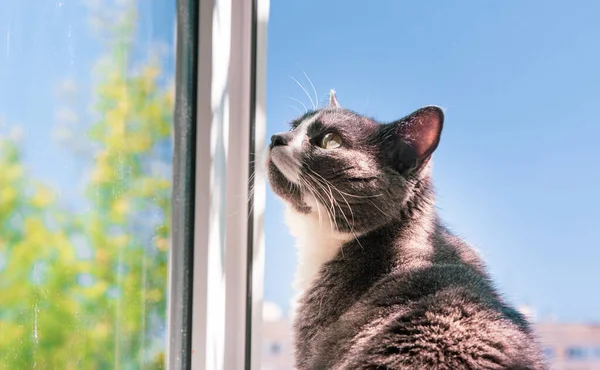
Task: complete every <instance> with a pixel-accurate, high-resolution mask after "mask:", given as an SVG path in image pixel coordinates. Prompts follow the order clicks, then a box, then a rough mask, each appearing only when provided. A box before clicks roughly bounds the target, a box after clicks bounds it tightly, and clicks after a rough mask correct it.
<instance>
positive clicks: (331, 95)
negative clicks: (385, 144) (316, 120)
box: [329, 89, 340, 108]
mask: <svg viewBox="0 0 600 370" xmlns="http://www.w3.org/2000/svg"><path fill="white" fill-rule="evenodd" d="M329 107H330V108H339V107H340V103H339V102H338V100H337V96H335V90H333V89H332V90H330V91H329Z"/></svg>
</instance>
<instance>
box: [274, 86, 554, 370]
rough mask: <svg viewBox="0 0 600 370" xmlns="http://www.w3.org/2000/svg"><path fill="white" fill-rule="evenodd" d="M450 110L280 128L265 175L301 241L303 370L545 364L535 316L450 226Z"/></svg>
mask: <svg viewBox="0 0 600 370" xmlns="http://www.w3.org/2000/svg"><path fill="white" fill-rule="evenodd" d="M443 122H444V113H443V111H442V110H441V109H440V108H438V107H436V106H426V107H423V108H421V109H418V110H417V111H415V112H413V113H412V114H410V115H408V116H406V117H404V118H402V119H400V120H397V121H395V122H391V123H379V122H377V121H375V120H374V119H371V118H368V117H365V116H362V115H359V114H357V113H354V112H352V111H350V110H347V109H343V108H341V107H340V105H339V103H338V100H337V97H336V95H335V92H333V91H332V92H331V94H330V98H329V105H328V106H326V107H324V108H321V109H315V110H313V111H310V112H307V113H306V114H304V115H303V116H302V117H300V118H298V119H296V120H294V121H293V122H292V123H291V129H290V131H288V132H284V133H279V134H276V135H273V136H272V138H271V143H270V145H269V148H268V158H267V161H266V162H267V164H266V166H267V171H268V179H269V183H270V185H271V188H272V189H273V191H274V193H275V194H276V195H277V196H278V197H279V198H281V199H282V200H283V201H284V203H285V205H286V211H285V213H286V223H287V224H288V227H289V229H290V232H291V234H292V235H293V236H294V237H295V238H296V243H297V245H296V247H297V249H298V267H297V273H296V278H295V282H294V285H295V288H296V289H297V290H298V291H299V298H298V299H299V300H298V306H297V308H296V313H295V318H294V343H295V363H296V367H297V368H298V369H301V370H304V369H311V370H313V369H453V370H457V369H532V370H534V369H535V370H537V369H546V368H547V364H546V363H545V362H544V359H543V356H542V355H541V351H540V349H539V346H538V344H537V339H536V337H535V335H534V333H533V332H532V329H531V328H530V324H529V323H528V322H527V320H526V319H525V317H524V316H522V315H521V314H520V313H519V312H518V311H517V310H515V309H514V308H512V307H511V306H510V305H509V304H507V303H506V302H505V300H504V299H503V298H502V297H501V296H500V294H499V293H498V292H497V290H496V289H495V288H494V286H493V284H492V282H491V280H490V277H489V275H488V274H487V272H486V270H485V266H484V264H483V262H482V260H481V258H480V257H479V256H478V254H477V253H476V252H475V251H474V250H473V249H472V248H471V247H470V246H469V245H468V244H466V243H465V242H464V241H462V240H461V239H460V238H458V237H456V236H454V235H453V234H452V233H451V232H450V231H449V230H448V229H447V228H446V227H444V225H443V224H442V222H441V221H440V219H439V217H438V215H437V212H436V209H435V206H434V191H433V185H432V179H431V163H430V162H431V161H430V159H431V156H432V154H433V152H434V151H435V149H436V148H437V146H438V144H439V141H440V136H441V132H442V127H443Z"/></svg>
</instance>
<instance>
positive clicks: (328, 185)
mask: <svg viewBox="0 0 600 370" xmlns="http://www.w3.org/2000/svg"><path fill="white" fill-rule="evenodd" d="M309 171H311V172H312V173H313V174H315V175H317V176H319V177H320V178H321V179H322V180H323V181H324V182H325V185H327V187H328V188H329V191H330V192H331V189H332V188H333V189H334V190H336V191H337V192H338V193H339V194H340V196H341V197H342V199H343V200H344V202H345V203H346V205H347V206H348V210H349V211H350V214H351V217H352V223H350V221H349V220H348V218H347V217H346V214H345V213H344V210H343V209H342V207H341V206H340V205H339V202H337V203H336V204H337V206H338V208H339V210H340V213H341V214H342V216H343V217H344V219H345V220H346V223H347V224H348V227H350V233H351V234H352V236H354V239H355V240H356V242H357V243H358V245H359V246H360V247H361V249H363V250H364V249H365V248H364V247H363V245H362V244H361V243H360V241H359V240H358V236H357V235H356V232H355V229H354V227H355V223H356V220H355V219H354V211H353V210H352V207H351V206H350V204H349V203H348V200H347V199H346V197H344V195H343V194H342V192H341V191H340V190H339V189H338V188H337V187H336V186H335V185H333V184H332V183H331V182H330V181H327V179H325V178H324V177H323V176H321V175H319V174H318V173H317V172H315V171H313V170H312V169H310V168H309ZM332 197H333V194H332Z"/></svg>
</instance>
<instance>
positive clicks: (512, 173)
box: [0, 0, 600, 321]
mask: <svg viewBox="0 0 600 370" xmlns="http://www.w3.org/2000/svg"><path fill="white" fill-rule="evenodd" d="M102 3H105V2H100V4H102ZM142 3H144V4H146V5H144V6H143V7H142V8H141V14H142V16H141V18H140V19H141V24H140V28H139V33H138V37H137V42H138V43H137V51H136V58H137V59H140V60H141V59H143V58H145V56H146V54H145V53H146V51H147V49H148V47H149V46H150V45H152V44H154V42H156V41H159V42H162V43H167V44H168V43H171V42H172V39H173V17H172V16H171V15H173V14H174V5H173V4H174V3H173V1H172V0H160V1H158V0H157V1H153V2H152V5H151V6H150V5H148V4H149V3H146V2H142ZM81 4H82V2H81V1H79V0H77V1H75V0H71V1H67V0H65V1H55V2H44V3H43V4H42V3H39V2H36V1H34V0H21V1H18V2H17V1H14V2H9V3H8V4H7V6H5V7H3V10H2V12H1V13H0V36H1V38H0V116H1V117H4V118H3V122H4V123H2V122H0V134H6V133H7V132H8V131H9V129H10V126H12V125H14V124H19V125H21V126H22V127H24V131H25V132H24V135H23V141H22V143H23V148H24V152H25V159H26V160H27V163H28V165H29V167H30V169H31V171H32V172H33V173H34V174H35V175H36V177H38V178H42V179H44V180H45V181H47V182H50V183H52V184H54V185H55V186H56V187H57V188H59V189H62V190H63V193H64V194H65V196H64V197H65V198H68V197H67V196H66V195H68V194H71V193H70V192H69V190H70V189H72V188H73V186H74V181H73V179H74V178H76V177H78V176H79V175H80V173H81V169H82V168H85V165H86V164H85V163H81V162H78V161H76V160H75V159H74V158H73V156H72V153H71V152H70V151H69V150H67V149H65V148H64V147H63V145H62V144H61V143H59V142H57V141H56V140H54V139H52V138H51V133H52V131H53V129H54V128H55V123H56V119H55V114H56V112H57V110H59V109H60V108H61V106H62V104H63V102H61V101H60V100H59V99H58V98H57V94H56V91H57V87H58V86H59V85H60V84H61V83H62V82H63V81H65V80H73V81H76V84H77V88H78V90H77V91H78V95H77V99H79V100H77V101H76V102H77V103H76V104H75V107H76V113H77V114H78V116H79V117H80V119H81V120H86V119H89V117H90V112H89V96H90V95H89V94H90V91H91V86H92V79H91V73H90V70H91V68H92V63H93V62H94V60H95V58H97V57H98V56H99V55H100V53H101V52H102V45H101V44H99V43H98V39H96V38H94V37H93V36H92V35H91V34H90V32H89V23H88V19H87V18H86V17H84V16H83V14H84V13H85V12H86V11H87V10H86V9H87V8H84V6H83V5H81ZM364 4H365V2H364V1H361V2H359V1H319V2H317V1H315V0H305V1H302V2H292V1H282V0H273V1H272V3H271V16H270V23H269V40H268V80H267V100H268V101H267V119H268V133H269V134H272V133H275V132H277V131H281V130H284V129H286V125H287V122H288V121H289V120H290V119H292V118H293V117H294V116H295V115H296V114H297V111H296V110H295V109H294V108H292V107H290V105H295V106H296V107H297V108H300V104H299V103H297V102H296V101H294V100H292V99H290V98H289V97H293V98H295V99H299V100H301V101H303V102H304V104H306V105H309V101H308V98H307V97H306V96H305V95H304V93H303V91H302V90H301V89H300V88H299V87H298V86H297V85H296V83H295V82H294V81H293V80H292V79H291V78H290V76H293V77H295V78H296V79H298V80H300V81H303V83H304V84H305V85H306V86H307V87H309V84H308V82H307V81H306V78H305V77H304V74H303V71H304V72H306V74H307V75H308V76H309V77H310V78H311V79H312V82H313V83H314V84H315V86H316V88H317V91H318V93H319V95H320V98H321V100H322V101H323V99H325V98H326V94H327V92H328V90H329V89H330V88H335V89H336V90H337V91H338V97H339V100H340V102H341V104H342V105H343V106H345V107H347V108H351V109H353V110H356V111H358V112H361V113H364V114H368V115H371V116H374V117H375V118H378V119H380V120H384V121H385V120H393V119H396V118H400V117H401V116H403V115H405V114H407V113H409V112H411V111H413V110H415V109H417V108H419V107H420V106H422V105H426V104H437V105H440V106H442V107H444V108H445V109H446V123H445V130H444V133H443V136H442V141H441V145H440V147H439V149H438V151H437V152H436V154H435V157H434V163H435V168H434V170H435V171H434V176H435V182H436V185H437V190H438V206H439V209H440V212H441V214H442V217H443V218H444V219H445V220H446V222H447V223H448V225H449V226H450V227H451V228H452V229H453V230H454V231H455V232H456V233H457V234H459V235H460V236H462V237H464V238H465V239H467V240H468V241H469V242H471V243H472V244H473V245H474V246H475V247H477V248H478V249H479V250H480V251H481V252H482V254H483V256H484V257H485V259H486V261H487V263H488V265H489V268H490V271H491V273H492V275H493V277H494V278H495V279H496V281H497V284H498V286H499V287H500V289H501V290H502V291H503V292H504V294H505V295H506V296H507V297H508V298H509V299H510V300H511V301H512V302H514V303H515V304H527V305H530V306H533V307H534V308H535V309H536V310H537V311H538V316H540V317H542V318H543V317H551V316H556V317H557V318H558V319H560V320H563V321H600V317H599V314H598V313H599V312H600V294H597V290H598V289H597V288H596V287H597V282H598V281H600V269H599V268H598V262H599V261H600V243H599V242H598V237H597V235H596V234H597V233H596V230H597V229H598V227H600V214H599V213H598V211H597V210H598V209H599V208H600V194H599V192H598V191H597V190H596V189H597V188H598V186H597V185H596V184H597V183H598V182H600V174H599V166H598V159H600V145H598V143H597V140H598V137H599V136H600V122H598V121H599V119H598V118H597V117H598V114H597V113H596V108H597V107H599V106H600V71H599V66H600V46H598V40H600V23H598V21H597V19H596V18H597V14H600V3H598V2H595V1H591V0H590V1H583V0H582V1H578V2H577V7H574V6H573V5H569V4H567V3H566V2H558V1H539V0H536V1H534V0H530V1H527V2H524V1H517V0H506V1H502V2H498V1H497V2H491V1H480V0H478V1H474V0H473V1H462V2H452V3H450V2H441V1H421V2H400V1H392V0H387V1H377V2H373V3H372V4H371V5H369V6H368V7H367V6H365V5H364ZM25 18H27V19H28V20H29V21H28V22H27V23H25V22H23V19H25ZM166 62H167V65H166V69H167V70H169V69H171V70H172V68H173V63H172V60H171V59H169V58H167V60H166ZM309 91H312V90H309ZM24 102H25V103H26V104H25V103H24ZM282 209H283V208H282V205H281V203H280V202H279V201H278V200H277V199H276V198H275V197H274V196H273V195H272V193H270V192H269V193H268V198H267V215H266V225H265V226H266V241H267V261H266V262H267V271H266V277H265V298H266V299H267V300H270V301H274V302H276V303H278V304H279V305H281V306H283V307H284V310H287V305H288V301H289V298H290V297H291V295H292V290H291V287H290V284H291V280H292V276H293V271H294V268H295V251H294V248H293V240H292V239H291V238H290V237H289V236H288V234H287V231H286V229H285V227H284V226H283V224H282V221H281V219H282V217H281V216H282Z"/></svg>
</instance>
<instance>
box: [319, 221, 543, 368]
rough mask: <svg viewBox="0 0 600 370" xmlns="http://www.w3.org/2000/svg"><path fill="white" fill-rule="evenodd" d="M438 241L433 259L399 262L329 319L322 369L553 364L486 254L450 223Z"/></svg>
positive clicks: (500, 366)
mask: <svg viewBox="0 0 600 370" xmlns="http://www.w3.org/2000/svg"><path fill="white" fill-rule="evenodd" d="M430 241H431V242H432V243H433V244H432V247H434V248H433V249H434V250H433V253H432V254H431V259H430V261H429V263H428V264H425V265H423V266H421V267H420V268H417V269H403V268H394V267H392V268H391V269H390V270H389V272H388V273H386V274H383V275H380V276H379V279H378V280H377V282H376V283H375V284H373V285H372V286H371V287H370V289H368V291H367V292H365V293H364V294H362V295H361V297H360V298H359V299H357V300H356V302H355V303H354V304H353V305H351V306H350V307H349V308H348V309H346V310H345V312H344V313H343V314H341V315H340V317H339V319H338V320H336V321H335V322H334V323H332V324H331V325H330V326H328V327H327V329H326V330H325V331H324V333H323V334H322V338H325V339H324V340H322V341H321V343H320V345H319V347H320V351H318V352H319V355H317V356H316V357H315V361H314V362H313V364H314V365H315V367H314V368H315V369H321V368H322V369H325V368H328V369H329V368H333V369H536V370H537V369H544V368H545V367H544V364H543V361H542V360H541V358H539V354H538V351H537V344H536V343H535V339H534V337H533V335H532V334H531V331H530V329H529V326H528V324H527V322H526V320H525V319H524V318H523V317H522V316H521V315H520V314H519V313H518V312H517V311H515V310H514V309H512V308H510V307H509V306H507V305H506V304H504V302H503V300H502V299H501V297H500V296H499V295H498V294H497V293H496V291H495V289H494V288H493V286H492V284H491V283H490V281H489V279H488V278H487V276H486V275H485V273H484V271H483V267H482V266H481V264H480V262H479V259H478V256H477V255H476V254H475V253H474V252H473V251H472V250H471V249H470V248H469V247H468V246H467V245H465V244H464V243H462V242H461V241H460V240H459V239H458V238H454V237H452V236H451V235H450V234H449V233H447V232H445V231H444V230H443V229H441V232H440V233H438V235H437V236H436V237H434V238H432V239H430ZM327 333H330V335H329V334H327Z"/></svg>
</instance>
